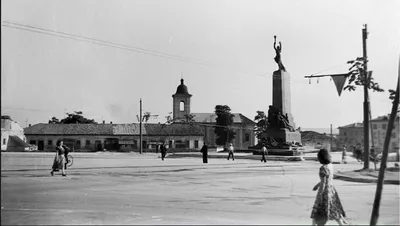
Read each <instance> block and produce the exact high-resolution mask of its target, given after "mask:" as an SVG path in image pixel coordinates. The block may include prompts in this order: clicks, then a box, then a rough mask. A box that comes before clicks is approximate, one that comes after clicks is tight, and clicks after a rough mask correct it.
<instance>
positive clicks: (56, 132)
mask: <svg viewBox="0 0 400 226" xmlns="http://www.w3.org/2000/svg"><path fill="white" fill-rule="evenodd" d="M24 132H25V135H26V137H27V141H28V142H29V143H30V144H32V145H37V146H38V150H40V151H52V150H54V149H55V147H56V143H57V141H58V140H63V141H64V144H65V145H67V146H68V147H70V148H71V149H72V150H76V151H79V150H80V151H103V150H114V151H118V150H120V151H132V150H138V149H139V144H140V132H139V124H138V123H136V124H135V123H132V124H111V123H110V124H106V123H103V124H46V123H39V124H36V125H32V126H29V127H27V128H25V130H24ZM203 134H204V131H203V130H202V128H200V127H198V126H190V125H162V124H154V123H153V124H150V123H144V124H143V125H142V147H143V149H145V150H146V149H150V150H152V149H156V145H157V144H161V143H163V142H165V144H166V145H167V147H168V148H172V149H200V148H201V146H202V145H203Z"/></svg>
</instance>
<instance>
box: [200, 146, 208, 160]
mask: <svg viewBox="0 0 400 226" xmlns="http://www.w3.org/2000/svg"><path fill="white" fill-rule="evenodd" d="M200 152H201V153H203V163H208V147H207V143H206V142H204V145H203V147H202V148H201V150H200Z"/></svg>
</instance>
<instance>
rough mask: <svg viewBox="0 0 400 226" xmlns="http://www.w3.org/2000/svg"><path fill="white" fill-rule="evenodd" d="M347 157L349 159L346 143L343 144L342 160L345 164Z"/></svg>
mask: <svg viewBox="0 0 400 226" xmlns="http://www.w3.org/2000/svg"><path fill="white" fill-rule="evenodd" d="M346 159H347V149H346V145H345V144H343V151H342V162H343V163H344V164H346V163H347V161H346Z"/></svg>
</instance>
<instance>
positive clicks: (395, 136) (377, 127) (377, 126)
mask: <svg viewBox="0 0 400 226" xmlns="http://www.w3.org/2000/svg"><path fill="white" fill-rule="evenodd" d="M389 118H390V115H385V116H379V117H377V118H374V119H372V120H371V124H372V130H371V133H372V137H373V145H374V148H375V151H376V152H382V151H383V145H384V142H385V138H386V132H387V127H388V124H389ZM399 118H400V117H399V115H397V116H396V120H395V123H394V127H393V130H392V134H391V139H390V143H389V152H395V151H396V150H397V151H398V150H399V146H400V122H399V121H400V120H399ZM370 144H371V145H372V140H370Z"/></svg>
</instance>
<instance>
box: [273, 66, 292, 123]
mask: <svg viewBox="0 0 400 226" xmlns="http://www.w3.org/2000/svg"><path fill="white" fill-rule="evenodd" d="M272 106H274V107H276V108H277V109H279V111H280V112H282V114H283V115H285V114H287V116H288V119H289V124H290V125H291V126H292V127H293V128H295V129H296V125H295V123H294V120H293V115H292V109H291V95H290V74H289V73H288V72H287V71H281V70H277V71H274V73H273V76H272Z"/></svg>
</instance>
